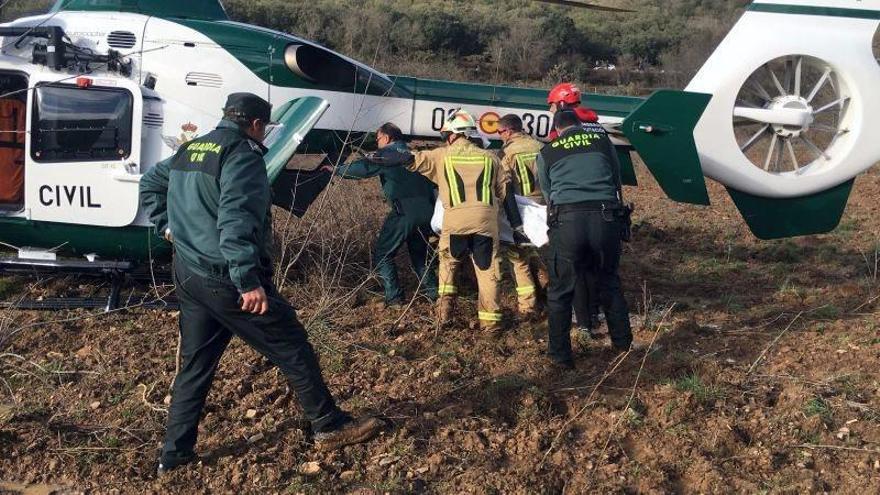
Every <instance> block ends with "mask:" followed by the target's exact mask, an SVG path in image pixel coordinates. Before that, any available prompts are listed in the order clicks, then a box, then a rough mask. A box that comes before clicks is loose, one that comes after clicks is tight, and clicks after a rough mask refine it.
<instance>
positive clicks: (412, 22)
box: [2, 0, 750, 92]
mask: <svg viewBox="0 0 880 495" xmlns="http://www.w3.org/2000/svg"><path fill="white" fill-rule="evenodd" d="M53 3H54V1H53V0H12V1H11V2H9V3H8V4H7V5H6V6H5V7H4V10H3V12H2V17H3V18H4V19H6V20H8V19H14V18H15V17H17V16H20V15H22V14H23V13H28V12H30V13H34V12H45V11H46V10H47V9H48V8H49V7H50V6H51V5H52V4H53ZM223 3H224V5H225V7H226V10H227V12H228V13H229V15H230V17H232V18H233V19H234V20H237V21H241V22H246V23H251V24H258V25H261V26H266V27H269V28H272V29H276V30H279V31H284V32H288V33H291V34H294V35H298V36H301V37H303V38H306V39H309V40H313V41H316V42H318V43H320V44H322V45H324V46H327V47H328V48H331V49H333V50H336V51H339V52H340V53H343V54H345V55H347V56H350V57H352V58H354V59H357V60H359V61H361V62H364V63H366V64H368V65H371V66H374V67H377V68H378V69H380V70H382V71H384V72H387V73H390V74H399V75H410V76H417V77H432V78H440V79H452V80H466V81H478V82H486V83H508V84H525V85H547V84H551V83H552V82H555V81H558V80H571V81H579V82H583V83H586V84H587V85H588V86H589V85H594V86H605V87H608V86H617V87H621V88H623V90H624V91H626V88H627V87H629V86H631V87H650V86H655V85H675V86H678V85H681V84H684V83H685V82H686V81H687V80H688V79H689V78H690V77H691V76H692V75H693V73H694V72H695V71H696V70H697V69H698V68H699V66H700V65H702V63H703V61H704V60H705V58H706V57H707V56H708V54H709V53H711V51H712V49H713V48H714V46H715V45H716V44H717V42H718V41H720V39H721V38H722V37H723V36H724V35H725V34H726V33H727V31H728V30H729V29H730V27H731V26H732V25H733V23H734V22H735V21H736V18H737V17H738V16H739V15H740V14H741V12H742V10H743V8H744V7H745V6H746V5H747V4H749V3H750V2H749V0H605V1H601V0H597V1H596V3H603V4H605V5H612V6H620V7H626V8H631V9H634V10H636V12H634V13H625V14H611V13H604V12H598V11H592V10H583V9H573V8H565V7H557V6H552V5H548V4H545V3H540V2H536V1H531V0H505V1H499V0H468V1H465V0H460V1H452V2H437V1H433V0H310V1H308V2H304V1H291V0H224V2H223ZM633 91H635V90H633ZM633 91H630V92H633Z"/></svg>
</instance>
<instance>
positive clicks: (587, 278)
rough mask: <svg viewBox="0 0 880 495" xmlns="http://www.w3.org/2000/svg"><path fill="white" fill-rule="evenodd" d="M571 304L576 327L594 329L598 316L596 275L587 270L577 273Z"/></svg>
mask: <svg viewBox="0 0 880 495" xmlns="http://www.w3.org/2000/svg"><path fill="white" fill-rule="evenodd" d="M572 305H574V315H575V317H576V318H577V323H578V327H580V328H589V329H595V328H596V326H595V324H594V323H595V322H596V321H597V320H598V318H599V292H598V291H597V290H596V277H594V276H593V274H592V273H590V272H589V271H588V270H584V271H582V272H581V273H580V274H579V275H578V278H577V284H576V285H575V288H574V300H573V301H572Z"/></svg>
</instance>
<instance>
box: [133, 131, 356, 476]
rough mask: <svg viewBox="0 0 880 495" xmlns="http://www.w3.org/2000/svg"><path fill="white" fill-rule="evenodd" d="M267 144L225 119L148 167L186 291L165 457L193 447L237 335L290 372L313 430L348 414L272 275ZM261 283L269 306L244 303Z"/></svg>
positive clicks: (187, 453)
mask: <svg viewBox="0 0 880 495" xmlns="http://www.w3.org/2000/svg"><path fill="white" fill-rule="evenodd" d="M264 151H265V148H263V146H262V145H260V144H259V143H256V142H254V141H252V140H251V139H249V138H248V137H247V136H246V135H245V134H244V133H243V132H242V131H240V130H239V128H238V126H237V125H236V124H234V123H232V122H229V121H225V120H224V121H221V122H220V124H219V125H218V126H217V129H216V130H214V131H213V132H210V133H209V134H207V135H206V136H204V137H202V138H199V139H196V140H194V141H191V142H189V143H187V144H185V145H183V146H182V147H181V148H180V150H178V152H177V153H176V154H175V155H174V156H172V157H171V158H169V159H167V160H165V161H162V162H160V163H158V164H157V165H156V166H155V167H153V168H152V169H150V170H149V171H148V172H147V173H146V174H144V176H143V178H142V179H141V183H140V190H141V204H142V205H143V207H144V209H145V210H146V211H147V213H148V214H149V215H150V219H151V220H152V221H153V223H154V224H155V225H156V226H157V228H158V229H159V232H160V235H162V234H163V233H164V232H165V230H166V229H169V230H170V232H171V234H172V236H173V238H174V253H175V256H174V281H175V285H176V287H177V297H178V299H179V301H180V308H181V315H180V337H181V347H180V351H181V358H182V362H181V367H180V372H179V373H178V375H177V377H176V378H175V380H174V391H173V395H172V401H171V408H170V409H169V412H168V425H167V432H166V435H165V445H164V448H163V449H162V459H161V463H162V465H163V466H165V467H172V468H173V467H174V466H176V465H179V464H181V463H184V462H186V461H187V460H189V459H191V458H192V456H193V448H194V446H195V443H196V434H197V431H198V422H199V415H200V414H201V411H202V408H203V407H204V404H205V399H206V397H207V395H208V391H209V389H210V387H211V382H212V380H213V378H214V372H215V371H216V369H217V365H218V363H219V361H220V357H221V356H222V354H223V352H224V350H225V349H226V346H227V345H228V344H229V341H230V339H231V338H232V336H233V335H238V336H239V337H240V338H241V339H242V340H244V341H245V342H247V343H248V344H249V345H250V346H251V347H253V348H254V349H256V350H257V351H259V352H260V353H261V354H263V355H264V356H266V357H267V358H268V359H269V360H270V361H272V362H273V363H274V364H275V365H277V366H278V367H279V368H280V369H281V371H282V372H284V374H285V375H286V376H287V378H288V380H289V382H290V384H291V388H292V389H294V390H295V391H296V393H297V397H298V398H299V401H300V404H301V405H302V407H303V411H304V412H305V415H306V417H307V418H308V419H309V420H310V421H311V422H312V426H313V428H314V430H315V431H316V432H323V431H328V430H334V429H336V428H338V427H339V425H340V424H343V423H345V422H346V421H348V420H349V417H348V415H346V414H345V413H343V412H342V411H341V410H339V408H337V407H336V404H335V402H334V400H333V397H332V396H331V395H330V392H329V390H328V389H327V387H326V385H325V384H324V381H323V379H322V377H321V369H320V367H319V365H318V360H317V357H316V356H315V353H314V350H313V349H312V346H311V345H310V344H309V342H308V339H307V335H306V331H305V329H304V328H303V326H302V324H300V322H299V321H298V320H297V317H296V312H295V311H294V309H293V308H292V307H291V306H290V305H289V304H288V302H287V301H286V300H285V299H284V298H283V297H282V296H281V295H280V294H279V293H278V291H277V290H276V288H275V286H274V285H273V283H272V265H271V260H270V258H269V248H270V246H271V243H270V237H271V229H272V224H271V218H270V207H271V201H270V192H269V181H268V178H267V176H266V166H265V163H264V162H263V153H264ZM260 287H262V288H263V289H264V290H265V291H266V294H267V295H268V298H269V311H268V313H266V314H264V315H255V314H250V313H245V312H243V311H242V310H241V309H240V306H241V303H240V302H239V296H240V294H243V293H245V292H249V291H251V290H254V289H257V288H260Z"/></svg>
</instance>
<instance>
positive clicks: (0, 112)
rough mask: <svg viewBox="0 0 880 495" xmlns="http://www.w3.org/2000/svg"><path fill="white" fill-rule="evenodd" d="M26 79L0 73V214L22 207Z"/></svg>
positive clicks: (16, 74)
mask: <svg viewBox="0 0 880 495" xmlns="http://www.w3.org/2000/svg"><path fill="white" fill-rule="evenodd" d="M27 84H28V81H27V77H25V76H24V75H21V74H18V73H4V72H0V213H4V212H6V213H10V212H17V211H19V210H21V209H22V208H23V206H24V144H25V136H26V135H27V128H26V114H27V103H26V102H27Z"/></svg>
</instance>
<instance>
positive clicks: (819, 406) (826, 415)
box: [804, 397, 831, 423]
mask: <svg viewBox="0 0 880 495" xmlns="http://www.w3.org/2000/svg"><path fill="white" fill-rule="evenodd" d="M804 414H806V415H807V417H808V418H811V417H813V416H819V417H820V418H821V419H822V421H823V422H825V423H830V422H831V404H829V403H828V401H826V400H825V399H823V398H821V397H813V398H812V399H810V400H808V401H807V402H806V403H805V404H804Z"/></svg>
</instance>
